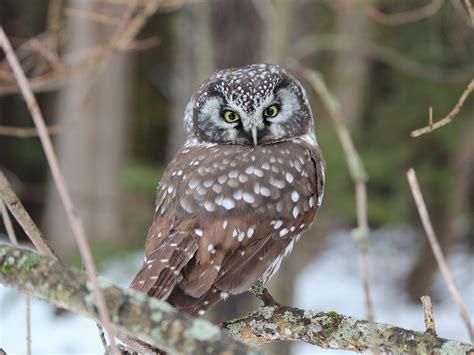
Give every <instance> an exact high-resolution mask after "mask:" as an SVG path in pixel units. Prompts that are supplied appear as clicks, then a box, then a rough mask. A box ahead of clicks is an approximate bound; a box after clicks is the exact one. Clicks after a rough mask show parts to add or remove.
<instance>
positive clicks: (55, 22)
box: [47, 0, 62, 53]
mask: <svg viewBox="0 0 474 355" xmlns="http://www.w3.org/2000/svg"><path fill="white" fill-rule="evenodd" d="M61 6H62V0H49V4H48V25H47V27H48V32H49V34H50V37H49V41H48V43H49V49H50V50H51V51H53V52H55V53H56V52H57V49H58V34H59V29H60V27H61V26H60V20H61Z"/></svg>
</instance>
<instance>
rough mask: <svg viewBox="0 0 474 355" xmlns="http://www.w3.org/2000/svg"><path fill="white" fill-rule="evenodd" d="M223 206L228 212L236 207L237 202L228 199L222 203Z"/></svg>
mask: <svg viewBox="0 0 474 355" xmlns="http://www.w3.org/2000/svg"><path fill="white" fill-rule="evenodd" d="M222 206H224V208H225V209H226V210H231V209H232V208H234V207H235V201H234V200H232V199H231V198H228V197H226V198H224V200H223V201H222Z"/></svg>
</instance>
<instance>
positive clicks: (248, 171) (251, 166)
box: [245, 165, 255, 174]
mask: <svg viewBox="0 0 474 355" xmlns="http://www.w3.org/2000/svg"><path fill="white" fill-rule="evenodd" d="M254 170H255V166H253V165H250V166H248V167H247V169H245V172H246V173H247V174H253V172H254Z"/></svg>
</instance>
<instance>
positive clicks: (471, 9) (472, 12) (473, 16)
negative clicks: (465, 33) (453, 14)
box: [464, 0, 474, 26]
mask: <svg viewBox="0 0 474 355" xmlns="http://www.w3.org/2000/svg"><path fill="white" fill-rule="evenodd" d="M464 3H465V4H466V7H467V12H469V17H470V18H471V26H474V7H473V6H472V3H471V0H464Z"/></svg>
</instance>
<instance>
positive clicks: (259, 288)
mask: <svg viewBox="0 0 474 355" xmlns="http://www.w3.org/2000/svg"><path fill="white" fill-rule="evenodd" d="M250 290H251V291H252V293H253V294H254V295H255V296H256V297H257V298H258V299H259V300H260V301H262V302H263V305H264V306H273V305H275V304H276V303H277V302H276V301H275V299H274V298H273V296H272V295H271V294H270V292H268V290H267V289H266V288H265V286H264V285H263V284H262V283H261V282H257V283H256V284H255V285H253V286H252V288H251V289H250Z"/></svg>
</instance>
